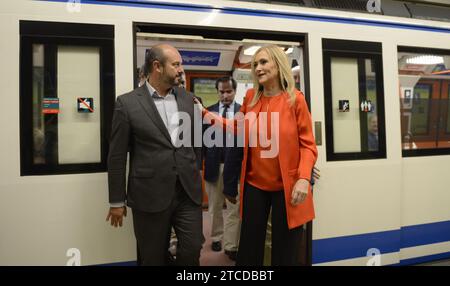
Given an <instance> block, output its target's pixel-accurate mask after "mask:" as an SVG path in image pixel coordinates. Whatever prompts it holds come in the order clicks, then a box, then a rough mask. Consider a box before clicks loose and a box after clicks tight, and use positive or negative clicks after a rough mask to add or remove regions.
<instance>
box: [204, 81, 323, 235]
mask: <svg viewBox="0 0 450 286" xmlns="http://www.w3.org/2000/svg"><path fill="white" fill-rule="evenodd" d="M295 93H296V101H295V104H294V105H293V106H291V104H290V103H289V101H288V94H287V93H284V94H281V95H280V96H282V98H281V100H282V101H283V102H282V104H281V106H282V107H281V109H282V110H280V113H279V119H280V127H279V144H280V145H279V147H278V159H279V162H280V168H281V177H282V180H283V186H284V197H285V204H286V212H287V222H288V226H289V229H293V228H296V227H298V226H301V225H303V224H304V223H307V222H309V221H311V220H313V219H314V217H315V215H314V204H313V197H312V192H311V187H309V189H308V195H307V197H306V199H305V201H303V202H302V203H300V204H298V205H296V206H293V205H292V204H291V197H292V196H291V195H292V189H293V187H294V185H295V183H296V182H297V181H298V180H299V179H307V180H308V181H310V180H311V171H312V168H313V167H314V164H315V162H316V159H317V148H316V144H315V141H314V136H313V132H312V121H311V114H310V113H309V110H308V106H307V105H306V101H305V97H304V95H303V94H302V93H301V92H300V91H298V90H296V91H295ZM254 95H255V90H254V89H249V90H248V91H247V94H246V96H245V98H244V103H243V104H242V107H241V109H240V112H242V113H244V114H246V113H248V112H255V113H258V112H259V111H260V110H261V102H260V101H258V102H257V103H256V104H255V105H254V106H252V107H249V106H248V105H249V103H250V102H251V101H252V98H253V96H254ZM207 114H208V115H209V116H210V117H212V118H213V119H214V120H215V121H216V122H217V121H219V122H222V124H223V127H224V128H227V127H228V128H229V127H230V126H232V127H233V129H234V131H235V132H236V131H237V132H240V130H238V128H239V127H238V126H239V124H238V123H237V121H236V120H234V122H233V123H234V124H226V121H229V120H223V119H222V118H221V117H220V116H215V115H213V114H211V113H209V112H207ZM248 118H250V120H247V119H246V120H245V128H244V130H245V131H244V132H245V136H244V137H245V142H244V158H243V160H242V168H241V180H240V201H241V207H240V208H241V217H242V209H243V207H244V205H243V195H244V182H245V175H246V167H247V159H248V148H249V135H250V134H249V133H250V132H249V130H252V129H251V128H252V126H253V124H255V122H256V119H255V118H254V117H252V116H250V117H248ZM252 118H253V120H252Z"/></svg>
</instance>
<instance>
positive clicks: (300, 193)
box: [291, 179, 309, 206]
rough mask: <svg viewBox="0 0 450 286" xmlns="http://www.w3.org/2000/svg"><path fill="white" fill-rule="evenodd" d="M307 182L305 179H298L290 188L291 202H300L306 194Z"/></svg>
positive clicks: (293, 203)
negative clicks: (291, 188)
mask: <svg viewBox="0 0 450 286" xmlns="http://www.w3.org/2000/svg"><path fill="white" fill-rule="evenodd" d="M308 188H309V182H308V180H306V179H299V180H298V181H297V182H296V183H295V185H294V188H293V190H292V199H291V204H292V205H294V206H296V205H298V204H301V203H302V202H303V201H304V200H305V199H306V196H307V195H308Z"/></svg>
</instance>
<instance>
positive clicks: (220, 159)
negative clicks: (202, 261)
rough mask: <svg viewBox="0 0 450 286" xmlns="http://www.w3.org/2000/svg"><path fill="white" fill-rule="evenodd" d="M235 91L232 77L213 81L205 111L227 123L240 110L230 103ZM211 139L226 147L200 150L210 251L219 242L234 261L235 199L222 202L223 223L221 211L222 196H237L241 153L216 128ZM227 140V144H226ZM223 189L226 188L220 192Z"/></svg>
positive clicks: (218, 248)
mask: <svg viewBox="0 0 450 286" xmlns="http://www.w3.org/2000/svg"><path fill="white" fill-rule="evenodd" d="M236 87H237V83H236V81H235V80H234V79H233V78H232V77H223V78H219V79H218V80H217V81H216V89H217V92H218V96H219V101H218V102H217V103H216V104H214V105H211V106H210V107H208V110H209V111H212V112H216V113H219V114H221V115H222V116H223V117H226V118H229V119H231V118H233V116H234V114H235V113H236V112H238V111H239V110H240V108H241V106H240V104H238V103H237V102H235V101H234V97H235V95H236ZM206 128H209V126H206ZM211 128H215V127H211ZM214 135H222V136H220V137H221V138H223V139H224V140H222V142H223V144H220V145H221V146H222V145H225V143H226V145H227V146H229V147H221V146H213V147H209V148H206V147H205V148H204V150H203V151H204V154H205V156H204V158H205V169H204V179H205V189H206V192H207V194H208V210H209V213H210V215H211V240H212V245H211V248H212V250H213V251H221V250H222V240H223V242H224V249H225V253H226V254H227V255H228V256H229V257H230V258H231V259H233V260H235V258H236V253H237V248H238V240H239V230H240V218H239V204H238V203H237V201H236V197H233V198H231V201H233V202H232V203H230V202H231V201H227V202H226V204H227V209H226V211H225V221H224V218H223V213H222V210H223V205H224V202H225V196H224V192H225V193H227V192H231V193H234V194H236V195H237V189H238V177H239V175H240V166H241V162H242V158H240V160H239V156H240V155H239V152H242V150H240V149H242V148H237V147H236V146H237V141H236V140H233V139H232V138H233V136H230V135H231V134H229V133H226V134H224V132H223V130H222V129H219V128H217V129H216V130H215V133H214ZM227 138H228V142H226V141H227ZM219 141H220V140H219ZM216 142H217V141H216ZM222 142H221V143H222ZM230 146H231V147H230ZM236 163H237V164H236ZM224 183H225V184H224ZM224 187H226V188H225V189H224Z"/></svg>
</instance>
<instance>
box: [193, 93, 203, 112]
mask: <svg viewBox="0 0 450 286" xmlns="http://www.w3.org/2000/svg"><path fill="white" fill-rule="evenodd" d="M192 99H193V100H194V105H195V106H196V107H197V108H198V109H199V110H200V111H201V112H202V114H203V112H205V107H204V106H203V104H202V103H201V102H200V100H198V98H197V97H195V96H194V97H192Z"/></svg>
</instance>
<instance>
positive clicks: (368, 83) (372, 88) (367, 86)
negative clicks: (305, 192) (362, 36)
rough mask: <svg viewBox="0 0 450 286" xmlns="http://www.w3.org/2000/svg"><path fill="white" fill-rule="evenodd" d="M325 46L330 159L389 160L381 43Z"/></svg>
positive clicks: (332, 42)
mask: <svg viewBox="0 0 450 286" xmlns="http://www.w3.org/2000/svg"><path fill="white" fill-rule="evenodd" d="M322 45H323V59H324V62H323V67H324V89H325V111H326V116H325V121H326V135H327V136H326V139H327V160H328V161H338V160H360V159H375V158H386V143H385V142H386V141H385V129H384V95H383V82H382V79H383V73H382V68H381V65H382V58H381V44H378V43H369V42H356V41H343V40H331V39H323V42H322Z"/></svg>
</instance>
